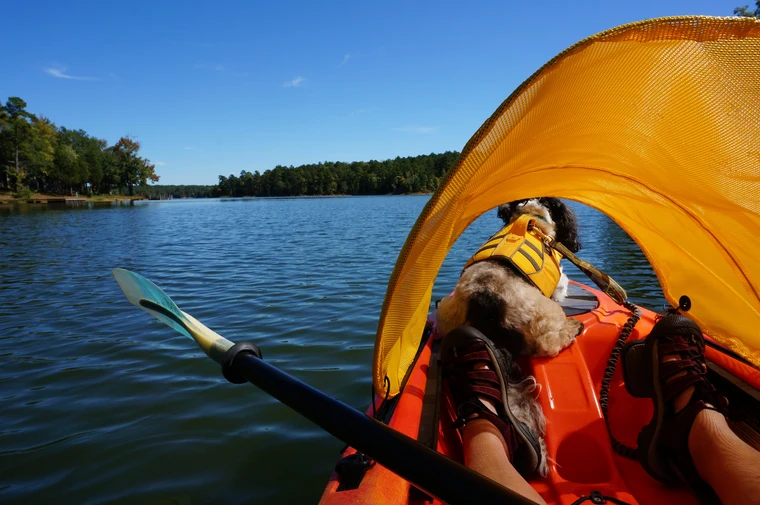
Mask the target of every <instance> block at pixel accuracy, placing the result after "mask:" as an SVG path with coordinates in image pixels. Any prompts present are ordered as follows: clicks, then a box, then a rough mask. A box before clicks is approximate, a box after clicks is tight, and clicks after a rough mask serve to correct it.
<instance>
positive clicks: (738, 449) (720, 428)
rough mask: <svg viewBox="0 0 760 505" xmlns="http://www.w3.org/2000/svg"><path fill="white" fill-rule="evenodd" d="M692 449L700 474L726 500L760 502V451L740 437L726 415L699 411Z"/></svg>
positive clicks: (693, 429) (692, 430)
mask: <svg viewBox="0 0 760 505" xmlns="http://www.w3.org/2000/svg"><path fill="white" fill-rule="evenodd" d="M689 452H690V453H691V457H692V459H693V460H694V466H696V467H697V471H698V472H699V475H700V477H702V478H703V479H705V480H706V481H707V482H708V484H710V486H712V488H713V489H714V490H715V492H716V493H717V494H718V496H719V497H720V500H721V501H722V502H723V503H755V504H760V452H757V451H756V450H755V449H753V448H752V447H750V446H749V445H747V444H746V443H744V441H743V440H742V439H740V438H739V437H737V436H736V434H735V433H734V432H733V431H732V430H731V428H730V427H729V426H728V424H727V423H726V418H725V417H723V414H721V413H719V412H715V411H714V410H703V411H702V412H700V413H699V414H697V418H696V419H695V420H694V424H693V425H692V427H691V432H689Z"/></svg>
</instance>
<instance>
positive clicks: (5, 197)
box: [0, 191, 433, 205]
mask: <svg viewBox="0 0 760 505" xmlns="http://www.w3.org/2000/svg"><path fill="white" fill-rule="evenodd" d="M432 194H433V192H432V191H427V192H426V191H421V192H417V193H399V194H394V193H388V194H382V195H293V196H221V197H182V198H170V199H161V200H159V199H156V200H151V199H149V198H146V197H144V196H126V195H97V196H60V195H40V194H35V195H33V196H32V197H31V198H14V197H12V196H11V195H10V194H0V205H56V204H76V203H115V202H130V201H146V202H147V201H156V202H166V201H169V200H250V199H254V198H255V199H265V200H269V199H272V200H277V199H281V200H286V199H287V200H289V199H293V198H346V197H351V196H425V195H427V196H430V195H432Z"/></svg>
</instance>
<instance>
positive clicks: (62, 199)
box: [26, 196, 87, 204]
mask: <svg viewBox="0 0 760 505" xmlns="http://www.w3.org/2000/svg"><path fill="white" fill-rule="evenodd" d="M86 201H87V198H84V197H82V196H50V197H47V198H30V199H28V200H27V201H26V203H63V204H66V203H79V202H86Z"/></svg>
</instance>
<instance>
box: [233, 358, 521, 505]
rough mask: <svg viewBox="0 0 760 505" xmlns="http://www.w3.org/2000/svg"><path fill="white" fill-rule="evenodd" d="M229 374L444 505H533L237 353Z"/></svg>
mask: <svg viewBox="0 0 760 505" xmlns="http://www.w3.org/2000/svg"><path fill="white" fill-rule="evenodd" d="M231 368H233V369H234V371H235V372H236V373H237V374H239V375H241V376H242V377H245V379H246V380H248V382H250V383H251V384H253V385H255V386H257V387H258V388H260V389H262V390H264V391H265V392H266V393H268V394H270V395H271V396H273V397H274V398H277V400H279V401H280V402H282V403H284V404H285V405H287V406H288V407H290V408H291V409H293V410H295V411H296V412H298V413H299V414H301V415H302V416H304V417H305V418H306V419H308V420H310V421H311V422H313V423H315V424H316V425H317V426H319V427H320V428H322V429H324V430H325V431H327V432H328V433H330V434H331V435H332V436H334V437H336V438H338V439H340V440H342V441H343V442H346V443H347V444H349V445H350V446H351V447H353V448H355V449H356V450H357V451H361V452H363V453H365V454H366V455H368V456H369V457H371V458H372V459H374V460H375V461H377V462H378V463H380V464H381V465H383V466H384V467H386V468H388V469H389V470H391V471H392V472H394V473H396V474H397V475H399V476H400V477H402V478H403V479H405V480H407V481H409V482H410V483H412V484H413V485H415V486H417V487H418V488H420V489H421V490H423V491H425V492H427V493H428V494H430V495H432V496H435V497H437V498H438V499H439V500H441V501H444V502H446V503H448V504H449V505H458V504H462V505H464V504H480V505H486V504H494V505H497V504H498V505H536V503H535V502H533V501H531V500H529V499H527V498H525V497H524V496H522V495H519V494H517V493H516V492H514V491H512V490H510V489H507V488H505V487H503V486H501V485H499V484H498V483H496V482H494V481H492V480H491V479H488V478H487V477H484V476H483V475H481V474H479V473H477V472H475V471H474V470H470V469H469V468H467V467H466V466H464V465H461V464H459V463H457V462H456V461H454V460H452V459H449V458H447V457H446V456H444V455H443V454H440V453H438V452H436V451H434V450H432V449H429V448H427V447H425V446H424V445H422V444H420V443H419V442H417V441H416V440H414V439H413V438H410V437H407V436H406V435H403V434H402V433H399V432H398V431H396V430H394V429H392V428H390V427H389V426H387V425H385V424H383V423H381V422H379V421H376V420H374V419H372V418H370V417H368V416H366V415H365V414H363V413H362V412H359V411H358V410H356V409H354V408H352V407H349V406H348V405H346V404H345V403H343V402H340V401H338V400H336V399H334V398H331V397H329V396H327V395H326V394H324V393H322V392H321V391H319V390H317V389H315V388H313V387H311V386H309V385H308V384H306V383H304V382H301V381H300V380H298V379H296V378H295V377H292V376H290V375H288V374H287V373H285V372H283V371H281V370H279V369H278V368H276V367H274V366H272V365H270V364H269V363H267V362H265V361H263V360H261V359H259V358H257V357H255V356H254V355H253V354H251V353H246V352H241V353H239V354H238V355H237V356H236V357H235V358H234V360H233V361H232V366H231Z"/></svg>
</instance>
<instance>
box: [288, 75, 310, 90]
mask: <svg viewBox="0 0 760 505" xmlns="http://www.w3.org/2000/svg"><path fill="white" fill-rule="evenodd" d="M305 80H306V79H304V78H303V77H301V76H300V75H299V76H298V77H296V78H295V79H291V80H289V81H285V82H284V83H282V85H283V86H284V87H286V88H297V87H299V86H301V85H302V84H303V83H304V81H305Z"/></svg>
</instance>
